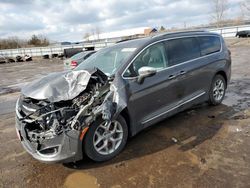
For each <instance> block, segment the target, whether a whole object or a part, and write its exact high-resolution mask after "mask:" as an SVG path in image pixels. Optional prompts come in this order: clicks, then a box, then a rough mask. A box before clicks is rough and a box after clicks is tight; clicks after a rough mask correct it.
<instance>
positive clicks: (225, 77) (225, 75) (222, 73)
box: [214, 70, 228, 88]
mask: <svg viewBox="0 0 250 188" xmlns="http://www.w3.org/2000/svg"><path fill="white" fill-rule="evenodd" d="M216 75H221V76H223V78H224V79H225V82H226V88H227V84H228V79H227V74H226V73H225V71H223V70H220V71H218V72H216V74H215V75H214V77H215V76H216Z"/></svg>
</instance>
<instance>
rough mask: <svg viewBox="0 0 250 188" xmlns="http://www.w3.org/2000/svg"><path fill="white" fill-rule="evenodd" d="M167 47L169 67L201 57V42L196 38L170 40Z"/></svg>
mask: <svg viewBox="0 0 250 188" xmlns="http://www.w3.org/2000/svg"><path fill="white" fill-rule="evenodd" d="M166 45H167V54H168V59H169V66H173V65H177V64H179V63H182V62H185V61H189V60H192V59H195V58H198V57H200V47H199V42H198V40H197V39H196V38H194V37H188V38H181V39H173V40H169V41H167V42H166Z"/></svg>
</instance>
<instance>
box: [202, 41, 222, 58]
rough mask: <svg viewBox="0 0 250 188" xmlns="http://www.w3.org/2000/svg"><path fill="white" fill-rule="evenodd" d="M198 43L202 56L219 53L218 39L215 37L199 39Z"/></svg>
mask: <svg viewBox="0 0 250 188" xmlns="http://www.w3.org/2000/svg"><path fill="white" fill-rule="evenodd" d="M199 43H200V48H201V55H202V56H205V55H209V54H212V53H215V52H219V51H220V49H221V42H220V38H219V37H216V36H203V37H199Z"/></svg>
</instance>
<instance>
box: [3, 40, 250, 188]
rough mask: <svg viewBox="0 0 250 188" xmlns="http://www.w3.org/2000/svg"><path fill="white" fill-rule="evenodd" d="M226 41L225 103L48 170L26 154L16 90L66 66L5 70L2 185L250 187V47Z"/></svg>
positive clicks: (37, 65) (15, 66)
mask: <svg viewBox="0 0 250 188" xmlns="http://www.w3.org/2000/svg"><path fill="white" fill-rule="evenodd" d="M227 42H228V44H229V46H230V50H231V52H232V60H233V65H232V80H231V82H230V84H229V87H228V91H227V94H226V98H225V100H224V102H223V104H221V105H219V106H216V107H210V106H207V105H206V104H201V105H199V106H197V107H194V108H192V109H190V110H187V111H185V112H182V113H179V114H177V115H175V116H173V117H171V118H169V119H167V120H165V121H162V122H161V123H158V124H157V125H154V126H152V127H151V128H149V129H147V130H145V131H143V132H141V133H140V134H138V135H137V136H135V137H134V138H132V139H130V140H129V142H128V144H127V146H126V148H125V150H124V151H123V152H122V153H121V154H120V155H119V156H117V157H116V158H114V159H113V160H111V161H108V162H104V163H94V162H92V161H90V160H88V159H84V160H82V161H79V162H77V163H73V164H64V165H63V164H54V165H48V164H43V163H40V162H38V161H36V160H35V159H33V158H32V157H31V156H30V155H28V154H27V153H26V152H25V151H24V150H23V148H22V146H21V144H20V142H19V141H18V139H17V137H16V133H15V129H14V123H15V120H14V103H15V100H16V99H17V96H18V95H19V93H18V90H19V88H20V87H21V86H22V85H23V84H25V83H27V82H29V81H31V80H33V79H35V78H38V77H41V76H43V75H46V74H48V73H49V72H53V71H60V70H62V69H63V65H62V62H61V61H58V62H52V61H49V62H48V61H47V62H46V61H44V60H43V61H42V62H32V63H30V62H29V63H18V64H3V65H0V78H1V84H0V150H1V152H0V159H1V160H0V187H37V188H38V187H88V188H89V187H113V188H119V187H143V188H144V187H212V188H214V187H227V188H229V187H233V188H234V187H250V179H249V177H250V157H249V156H250V149H249V148H250V108H249V107H250V87H249V84H250V66H249V60H250V45H249V40H235V39H232V40H229V41H227ZM6 88H7V89H6ZM1 92H2V93H1Z"/></svg>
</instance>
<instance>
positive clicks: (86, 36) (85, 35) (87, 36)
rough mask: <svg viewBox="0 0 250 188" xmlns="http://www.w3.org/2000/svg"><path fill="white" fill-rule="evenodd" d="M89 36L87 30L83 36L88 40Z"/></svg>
mask: <svg viewBox="0 0 250 188" xmlns="http://www.w3.org/2000/svg"><path fill="white" fill-rule="evenodd" d="M89 37H90V33H88V32H87V33H85V34H84V37H83V38H84V39H85V40H87V41H88V40H89Z"/></svg>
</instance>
